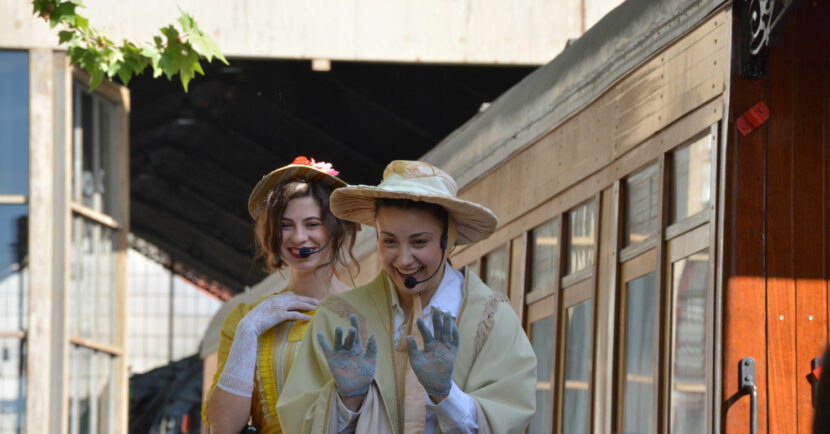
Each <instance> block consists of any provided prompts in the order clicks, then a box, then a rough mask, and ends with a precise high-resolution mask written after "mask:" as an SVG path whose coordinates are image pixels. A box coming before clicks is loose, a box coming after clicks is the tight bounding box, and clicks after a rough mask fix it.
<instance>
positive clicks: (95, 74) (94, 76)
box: [87, 68, 104, 92]
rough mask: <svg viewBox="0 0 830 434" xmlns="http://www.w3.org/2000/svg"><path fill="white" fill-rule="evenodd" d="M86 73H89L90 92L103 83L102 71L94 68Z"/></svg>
mask: <svg viewBox="0 0 830 434" xmlns="http://www.w3.org/2000/svg"><path fill="white" fill-rule="evenodd" d="M87 72H88V73H89V91H90V92H92V91H93V90H95V88H96V87H98V85H99V84H101V82H102V81H104V71H103V70H101V69H98V68H96V69H93V70H91V71H90V70H87Z"/></svg>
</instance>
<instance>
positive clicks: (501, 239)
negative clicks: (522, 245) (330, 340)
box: [453, 99, 724, 263]
mask: <svg viewBox="0 0 830 434" xmlns="http://www.w3.org/2000/svg"><path fill="white" fill-rule="evenodd" d="M723 104H724V102H723V101H722V100H720V99H717V100H714V101H711V102H709V103H706V104H705V105H703V106H701V107H699V108H698V109H696V110H694V111H693V112H692V113H690V114H689V115H688V116H686V117H684V118H683V119H682V120H680V121H678V122H676V123H674V124H672V125H671V126H670V127H668V128H666V129H665V130H662V131H660V132H659V133H657V134H656V135H655V136H653V137H651V138H649V139H648V140H646V141H645V142H643V143H642V144H640V146H638V147H636V148H634V149H633V150H631V151H630V152H628V153H626V154H625V155H623V156H622V157H621V158H620V159H618V160H617V161H615V162H614V163H613V164H611V165H609V166H607V167H605V168H603V169H602V170H600V171H599V172H596V173H594V174H592V175H590V176H588V177H587V178H586V179H583V180H582V181H581V182H580V183H579V184H578V185H576V186H573V187H572V188H568V189H566V190H565V191H563V192H562V193H561V194H559V195H558V196H556V197H553V198H551V199H548V200H546V201H545V202H542V203H538V204H535V205H534V206H533V207H532V209H531V210H530V211H529V212H527V213H525V214H524V215H522V216H521V217H519V218H518V219H516V220H514V221H512V222H510V223H505V222H504V221H503V220H502V226H501V227H500V228H499V229H498V230H497V231H496V232H495V233H494V234H493V235H492V236H490V238H488V239H486V240H483V241H480V242H478V243H475V244H472V245H470V246H466V247H463V248H459V249H456V252H455V253H454V254H453V260H454V261H455V260H456V258H457V260H458V263H469V262H470V261H472V260H473V259H474V258H478V257H480V256H482V255H483V254H484V253H486V252H488V251H490V250H492V249H494V248H496V246H497V245H499V244H503V243H506V242H507V241H508V240H510V239H511V238H514V237H516V236H518V235H519V234H520V233H522V232H525V231H528V230H530V229H531V228H533V227H536V226H538V225H540V224H542V223H543V222H545V221H547V220H548V219H550V218H551V217H554V216H556V215H558V214H561V213H563V212H564V211H566V210H568V209H570V208H573V207H574V206H576V205H577V204H579V203H581V202H583V201H585V199H586V198H588V197H590V196H591V195H594V194H596V193H597V192H599V191H601V190H602V189H604V188H607V187H609V186H611V185H612V184H613V183H614V182H615V181H616V180H617V179H620V178H622V177H624V176H625V175H627V174H629V173H631V172H633V171H635V170H637V169H639V168H641V167H643V166H644V165H646V164H648V163H650V162H652V161H653V160H654V159H655V158H657V157H658V156H659V155H661V154H662V153H664V152H666V151H668V150H670V149H672V148H674V147H676V146H677V145H678V144H680V143H683V142H685V141H687V140H689V139H691V138H692V137H694V136H696V135H697V134H699V133H700V132H701V131H705V130H706V129H707V128H708V127H709V126H711V125H712V124H714V123H716V122H718V121H719V120H721V115H722V113H723ZM541 170H549V169H541ZM527 179H530V178H529V177H528V178H527ZM524 184H525V185H532V182H531V181H525V183H524ZM526 190H529V189H526Z"/></svg>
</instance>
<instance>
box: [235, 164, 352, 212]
mask: <svg viewBox="0 0 830 434" xmlns="http://www.w3.org/2000/svg"><path fill="white" fill-rule="evenodd" d="M339 174H340V172H338V171H337V170H334V167H332V165H331V163H326V162H325V161H315V160H314V159H313V158H306V157H304V156H299V157H297V158H295V159H294V161H292V162H291V164H289V165H287V166H283V167H280V168H279V169H277V170H274V171H273V172H271V173H269V174H267V175H265V176H263V177H262V179H260V180H259V182H257V184H256V186H255V187H254V190H253V191H252V192H251V196H250V197H249V198H248V212H249V213H250V214H251V217H253V218H257V216H258V215H259V213H260V212H261V211H262V209H261V208H262V203H263V201H264V200H265V196H266V195H268V192H269V191H270V190H271V189H272V188H274V186H275V185H277V184H280V183H283V182H286V181H291V180H295V179H307V180H313V181H317V182H319V183H321V184H323V185H325V186H327V187H330V188H331V189H332V190H334V189H336V188H340V187H345V186H346V185H348V184H346V183H345V182H344V181H343V180H342V179H340V178H338V177H337V175H339Z"/></svg>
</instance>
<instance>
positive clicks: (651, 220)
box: [623, 164, 660, 245]
mask: <svg viewBox="0 0 830 434" xmlns="http://www.w3.org/2000/svg"><path fill="white" fill-rule="evenodd" d="M659 173H660V171H659V168H658V167H657V165H656V164H655V165H652V166H649V167H647V168H645V169H643V170H642V171H640V172H638V173H636V174H634V175H631V176H630V177H628V179H626V181H625V186H626V189H625V190H626V195H625V221H624V226H623V227H624V234H623V240H624V244H625V245H631V244H637V243H642V242H645V241H647V239H648V238H649V237H650V236H652V235H654V234H655V233H656V232H657V220H658V217H659V216H658V213H659V209H658V207H659V201H658V199H659V198H660V185H659V180H658V175H659Z"/></svg>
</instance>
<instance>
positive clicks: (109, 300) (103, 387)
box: [67, 83, 128, 434]
mask: <svg viewBox="0 0 830 434" xmlns="http://www.w3.org/2000/svg"><path fill="white" fill-rule="evenodd" d="M102 86H112V85H109V84H107V83H105V84H102ZM72 106H73V109H72V113H73V120H72V122H73V130H72V139H73V140H72V153H71V157H70V158H71V163H72V171H71V177H72V187H71V188H72V190H71V197H70V208H71V210H72V211H71V214H72V217H71V244H70V249H71V251H70V256H69V258H70V270H69V295H68V300H67V303H68V305H69V310H68V315H69V318H68V328H69V332H68V334H69V341H70V348H69V362H68V363H69V369H68V371H69V390H68V393H67V400H68V410H69V411H68V417H69V420H68V427H69V432H70V433H72V434H75V433H79V434H80V433H97V432H114V430H115V426H116V424H117V423H118V418H119V416H118V415H117V412H119V411H120V408H117V407H116V406H115V405H114V403H115V402H117V401H118V400H119V399H121V398H120V397H121V396H125V395H123V391H122V390H121V389H120V387H119V386H118V385H119V384H120V383H121V381H120V380H119V379H120V378H122V375H124V371H123V366H124V361H123V356H124V346H125V342H124V334H123V332H124V327H125V326H124V320H125V315H124V312H123V311H122V310H123V307H124V306H125V301H126V300H125V297H124V293H125V278H126V276H125V274H124V272H123V270H124V269H125V266H126V264H125V257H124V256H125V255H126V231H127V228H126V227H125V225H124V223H125V221H126V215H125V214H126V201H127V200H128V198H127V197H126V196H127V193H128V192H127V189H126V188H124V187H125V185H126V182H125V181H124V182H122V185H118V186H117V185H116V183H117V182H118V180H117V174H118V173H126V170H127V168H126V161H127V159H126V152H127V148H126V142H125V141H124V140H123V136H124V135H123V134H122V133H121V132H122V131H123V128H124V125H125V118H126V113H125V110H124V109H123V107H122V106H121V105H120V101H113V100H109V99H107V98H105V97H104V96H102V94H100V93H97V92H96V93H93V94H90V93H89V92H87V90H86V89H85V87H84V86H83V85H81V84H80V83H75V84H74V86H73V98H72ZM116 396H118V397H119V398H118V399H116Z"/></svg>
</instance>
